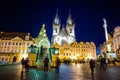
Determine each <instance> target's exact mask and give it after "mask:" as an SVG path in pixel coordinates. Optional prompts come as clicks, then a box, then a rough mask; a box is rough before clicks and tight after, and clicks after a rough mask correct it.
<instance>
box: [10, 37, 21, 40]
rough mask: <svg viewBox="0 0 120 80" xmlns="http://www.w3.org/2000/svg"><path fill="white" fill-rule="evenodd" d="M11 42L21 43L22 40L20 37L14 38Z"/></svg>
mask: <svg viewBox="0 0 120 80" xmlns="http://www.w3.org/2000/svg"><path fill="white" fill-rule="evenodd" d="M11 40H12V41H23V39H22V38H20V37H15V38H12V39H11Z"/></svg>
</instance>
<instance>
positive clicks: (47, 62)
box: [44, 57, 49, 72]
mask: <svg viewBox="0 0 120 80" xmlns="http://www.w3.org/2000/svg"><path fill="white" fill-rule="evenodd" d="M48 66H49V59H48V58H47V57H46V58H45V59H44V72H47V71H48Z"/></svg>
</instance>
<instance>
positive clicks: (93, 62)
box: [89, 59, 95, 74]
mask: <svg viewBox="0 0 120 80" xmlns="http://www.w3.org/2000/svg"><path fill="white" fill-rule="evenodd" d="M89 65H90V69H91V74H94V68H95V61H94V60H93V59H91V60H90V62H89Z"/></svg>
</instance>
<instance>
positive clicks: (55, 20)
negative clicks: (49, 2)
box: [54, 8, 60, 24]
mask: <svg viewBox="0 0 120 80" xmlns="http://www.w3.org/2000/svg"><path fill="white" fill-rule="evenodd" d="M54 24H60V20H59V17H58V8H57V9H56V16H55V19H54Z"/></svg>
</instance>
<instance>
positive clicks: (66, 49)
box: [51, 42, 96, 61]
mask: <svg viewBox="0 0 120 80" xmlns="http://www.w3.org/2000/svg"><path fill="white" fill-rule="evenodd" d="M51 47H52V48H58V49H59V51H58V53H59V58H60V60H67V59H70V60H80V61H81V60H85V61H87V60H90V59H91V58H94V59H96V45H95V44H94V42H80V43H77V42H73V43H72V44H71V45H70V44H68V43H65V44H64V45H59V44H58V43H55V44H54V45H52V46H51Z"/></svg>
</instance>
